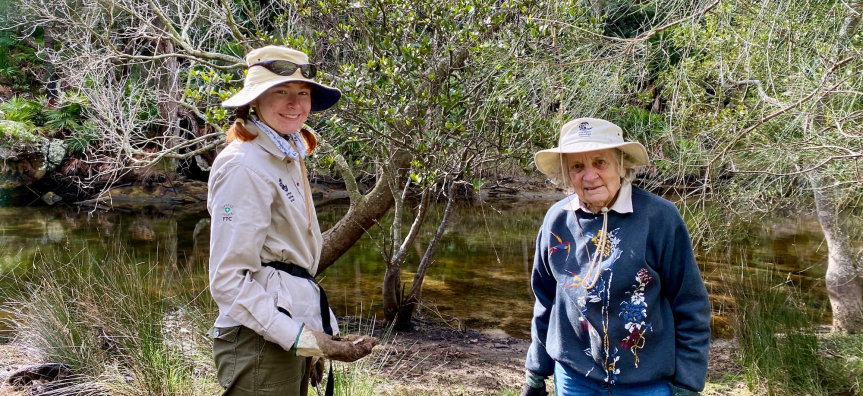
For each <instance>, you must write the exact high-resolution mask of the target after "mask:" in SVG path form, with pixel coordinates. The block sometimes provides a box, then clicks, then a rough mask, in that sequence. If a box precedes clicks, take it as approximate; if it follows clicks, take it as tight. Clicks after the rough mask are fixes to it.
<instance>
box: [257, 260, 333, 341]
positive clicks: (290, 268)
mask: <svg viewBox="0 0 863 396" xmlns="http://www.w3.org/2000/svg"><path fill="white" fill-rule="evenodd" d="M261 265H263V266H264V267H270V268H273V269H277V270H279V271H282V272H286V273H288V274H291V275H293V276H296V277H297V278H303V279H308V280H310V281H312V282H315V284H317V285H318V289H320V291H321V322H322V323H323V325H324V333H327V334H329V335H333V327H332V326H331V325H330V303H329V302H328V301H327V293H324V288H323V287H321V285H320V284H318V281H316V280H315V277H314V276H311V275H310V274H309V271H306V269H305V268H303V267H300V266H298V265H296V264H289V263H283V262H281V261H270V262H269V263H261ZM279 311H280V312H282V313H284V314H286V315H288V316H291V315H290V314H289V313H288V312H287V311H285V310H284V309H281V308H280V309H279Z"/></svg>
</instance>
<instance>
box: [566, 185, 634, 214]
mask: <svg viewBox="0 0 863 396" xmlns="http://www.w3.org/2000/svg"><path fill="white" fill-rule="evenodd" d="M561 209H563V210H572V211H576V210H583V211H585V212H589V210H587V205H584V204H583V203H582V202H581V200H580V199H578V195H576V194H572V195H570V196H569V202H567V203H566V204H565V205H563V207H562V208H561ZM608 210H609V211H615V212H617V213H632V183H631V182H629V181H628V180H624V181H623V183H621V184H620V191H618V192H617V199H616V200H615V201H614V205H611V207H610V208H608Z"/></svg>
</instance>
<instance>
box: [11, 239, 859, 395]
mask: <svg viewBox="0 0 863 396" xmlns="http://www.w3.org/2000/svg"><path fill="white" fill-rule="evenodd" d="M109 245H110V244H109ZM105 247H106V248H108V249H110V247H109V246H108V245H106V246H105ZM97 251H99V252H102V251H103V250H102V249H90V248H87V247H85V248H70V249H68V250H62V251H53V252H44V253H40V254H38V255H37V257H36V259H35V261H34V270H33V271H27V272H24V273H22V274H20V275H9V276H13V277H15V282H16V283H17V284H16V287H14V288H7V289H5V290H4V292H3V294H4V295H3V296H0V298H3V300H5V301H6V304H5V305H4V306H5V307H6V310H8V311H10V312H11V313H12V314H13V316H12V317H11V319H9V320H8V321H7V322H8V323H7V324H10V325H11V328H12V330H13V332H14V333H13V334H14V337H13V339H12V340H10V341H11V345H14V346H15V347H16V349H19V350H24V351H28V354H29V355H30V357H31V358H35V359H36V360H35V361H34V362H38V363H41V362H51V363H56V364H60V365H62V367H63V371H62V373H63V374H62V375H60V376H59V378H58V379H57V380H55V381H36V382H34V383H31V384H29V385H30V386H26V387H23V386H22V387H21V388H20V389H19V391H18V394H23V392H24V391H25V390H31V389H32V390H33V391H34V392H35V393H33V394H36V395H39V394H46V395H48V394H51V395H70V396H71V395H82V394H105V395H128V396H136V395H141V396H143V395H187V396H199V395H200V396H203V395H213V394H218V392H219V389H220V388H219V385H218V383H217V382H216V380H215V373H214V368H213V365H212V357H211V353H212V352H211V351H212V349H211V348H212V344H211V343H212V341H211V340H210V339H208V337H206V336H205V333H206V331H207V329H208V328H209V327H210V326H211V325H212V320H213V315H214V313H215V308H214V307H213V302H212V299H210V298H209V295H208V291H207V285H206V278H205V277H201V276H192V275H191V273H190V272H189V271H190V269H188V268H183V267H178V266H177V265H175V264H172V261H173V260H170V259H168V256H167V255H166V256H164V257H154V256H142V255H140V254H136V253H134V252H129V251H120V250H117V249H114V250H109V251H108V252H107V253H98V254H96V252H97ZM8 273H9V274H12V273H14V271H9V272H8ZM728 275H729V279H728V282H727V283H728V284H729V285H736V286H734V287H733V288H731V293H732V296H733V299H734V302H733V304H731V305H729V306H728V307H726V308H727V309H729V310H730V311H731V312H732V314H731V316H732V325H733V335H734V336H735V340H736V345H737V348H736V349H735V351H733V352H730V354H729V355H728V356H721V357H720V356H712V357H711V361H713V360H717V359H720V360H721V359H725V360H728V362H727V363H725V364H724V365H714V364H712V367H713V369H712V371H711V372H710V373H709V374H708V377H709V378H710V380H709V381H708V387H707V390H706V391H705V393H704V394H705V395H745V394H750V392H751V394H766V395H804V394H809V395H855V394H860V391H861V383H860V378H863V364H861V356H863V337H861V336H859V335H836V334H829V333H824V332H823V331H822V330H821V329H822V327H823V326H821V325H819V323H821V321H820V315H821V314H822V313H823V312H821V311H820V310H818V309H814V310H813V309H812V308H811V306H812V304H810V303H809V301H808V300H807V298H808V297H807V296H806V295H805V293H802V292H801V291H800V290H798V289H797V288H796V287H795V286H794V285H793V284H789V283H788V282H786V278H785V275H783V274H781V273H779V272H773V273H766V274H765V275H763V276H760V277H758V276H756V277H751V278H750V277H746V278H745V279H747V280H746V281H742V282H741V281H739V279H740V274H737V273H734V274H731V273H730V274H728ZM7 290H8V291H7ZM340 322H341V324H342V325H343V327H344V331H347V332H350V333H363V334H367V333H369V332H370V331H371V328H372V327H375V323H374V318H371V317H368V316H366V317H364V315H363V313H362V312H357V315H355V316H352V317H349V318H347V317H346V318H342V320H340ZM376 331H378V332H380V331H381V328H380V326H377V330H376ZM447 331H454V330H447ZM381 335H382V336H383V340H384V341H383V343H382V345H383V347H382V348H379V350H376V351H375V352H374V353H373V354H372V355H371V356H370V357H369V358H368V359H365V360H361V361H360V362H357V363H354V364H337V365H336V373H337V374H336V379H335V381H336V391H337V394H339V395H360V396H363V395H375V394H380V392H382V390H383V389H388V391H387V392H389V394H403V395H415V394H425V393H423V392H426V391H424V390H423V391H417V392H413V391H410V390H409V389H410V388H409V387H407V388H406V387H405V386H404V384H401V385H400V381H398V378H404V377H405V376H407V375H408V373H410V372H411V371H415V373H416V374H419V373H420V372H421V371H422V370H431V369H434V367H426V368H425V369H422V368H417V366H418V365H420V364H421V363H422V362H423V361H424V360H425V359H428V358H427V357H422V356H420V357H417V358H416V359H415V360H411V359H410V358H411V357H412V356H409V355H413V354H416V353H417V352H416V351H412V352H407V351H405V352H399V351H398V350H397V349H396V348H392V347H390V339H391V337H390V333H388V332H383V333H381ZM435 350H439V349H438V346H432V351H431V353H434V352H435ZM714 352H715V351H714ZM401 353H403V355H402V354H401ZM423 353H426V352H423ZM725 353H729V352H725ZM455 356H457V355H455ZM512 358H513V359H519V358H520V356H512ZM453 359H457V358H453ZM417 361H418V362H419V363H415V362H417ZM451 361H452V359H451ZM13 363H17V364H22V363H24V362H13ZM738 365H739V366H738ZM737 367H742V368H743V370H740V369H738V368H737ZM437 369H440V368H439V367H438V368H437ZM713 370H715V371H713ZM9 374H11V373H3V378H4V380H8V379H9V377H8V376H9ZM515 377H516V379H515V380H516V381H518V380H520V377H519V376H517V375H516V376H515ZM4 386H5V388H0V389H5V390H10V389H12V388H11V387H10V386H9V385H8V384H4ZM449 386H450V388H449V389H447V391H441V392H437V393H435V392H427V394H429V395H438V394H458V395H461V394H476V393H475V391H474V392H470V393H468V392H466V391H465V389H464V387H460V386H459V385H458V384H451V385H449ZM511 386H512V385H511ZM515 387H517V384H516V385H515V386H513V388H509V389H507V388H506V387H504V388H502V389H497V390H493V389H486V390H485V392H484V393H483V394H486V395H514V394H518V392H517V391H516V390H515V389H514V388H515Z"/></svg>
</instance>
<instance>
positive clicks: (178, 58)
mask: <svg viewBox="0 0 863 396" xmlns="http://www.w3.org/2000/svg"><path fill="white" fill-rule="evenodd" d="M0 11H2V12H0V49H2V51H0V149H2V150H0V152H3V153H5V154H4V155H6V157H5V158H3V164H4V172H6V173H4V175H6V176H5V179H4V180H2V182H3V183H4V187H6V185H7V184H8V186H9V188H17V189H20V190H23V191H25V192H26V194H27V197H28V199H27V200H26V202H25V203H27V202H30V201H32V200H33V199H34V198H38V197H39V196H42V194H44V193H46V192H49V191H51V192H54V191H56V192H57V195H60V196H63V197H66V199H67V200H72V201H74V200H79V199H81V198H82V197H84V196H93V195H98V194H100V193H102V192H104V191H105V190H107V189H109V188H110V187H112V186H114V185H116V184H117V183H120V182H123V183H125V182H138V183H141V182H143V181H144V180H153V179H156V180H158V181H159V182H170V181H171V180H174V179H176V178H180V177H189V178H198V179H202V180H203V179H206V177H207V170H208V169H209V165H210V164H212V160H213V158H215V155H216V153H217V151H218V148H219V147H221V146H222V145H223V143H224V130H225V129H226V127H227V126H228V125H229V124H230V122H231V121H232V115H231V114H230V113H229V112H227V111H226V110H225V109H223V108H221V107H220V106H219V103H220V102H221V101H222V100H224V99H225V98H227V97H228V96H230V95H231V94H233V93H234V92H236V91H237V90H238V89H239V88H240V85H241V81H242V75H243V70H244V68H245V64H244V62H243V54H244V53H245V52H247V51H248V50H249V49H251V48H255V47H259V46H263V45H267V44H279V45H288V46H292V47H295V48H297V49H301V50H303V51H306V52H307V53H309V54H310V55H311V58H312V59H313V60H315V61H316V62H318V63H319V66H320V67H319V68H320V69H321V70H323V71H324V73H323V76H322V79H323V81H325V82H327V83H328V84H332V85H334V86H336V87H338V88H340V89H341V90H342V92H343V93H344V98H343V99H342V101H341V102H340V104H339V106H337V107H336V108H334V109H333V110H331V111H328V112H324V113H321V114H318V115H316V116H313V117H312V118H310V120H309V123H310V124H311V127H313V128H314V129H315V130H317V131H318V132H319V133H320V134H321V135H322V137H323V140H322V145H321V146H322V148H323V149H322V150H321V151H320V152H319V153H318V154H317V155H316V156H315V157H314V158H311V159H310V160H309V165H310V166H312V167H313V168H314V169H313V171H314V172H313V173H314V174H317V175H322V176H328V177H329V176H333V177H339V178H341V179H342V180H344V182H345V186H346V188H347V189H348V191H349V195H350V202H351V209H350V210H348V211H347V212H346V214H345V215H344V216H343V218H342V219H341V220H340V221H338V222H335V224H334V225H333V227H331V228H330V229H329V230H328V231H327V232H326V233H325V236H324V238H325V242H324V244H325V245H326V246H328V247H329V249H327V250H326V251H325V252H324V256H323V257H322V262H321V268H326V267H328V266H330V265H332V264H333V263H334V262H335V261H336V259H337V258H338V257H340V256H341V255H342V254H344V252H345V251H347V250H348V249H349V248H350V247H351V246H352V245H353V244H354V242H355V241H356V240H358V239H359V238H360V237H361V236H362V235H363V234H364V233H365V232H366V231H367V230H368V229H370V228H372V227H375V226H376V225H379V224H380V219H381V218H382V217H383V216H384V215H385V214H386V213H388V212H389V211H390V210H391V209H394V210H393V212H394V215H395V217H396V218H399V219H400V218H402V217H404V218H408V217H413V218H414V219H416V222H414V223H410V224H411V225H408V226H405V227H404V228H402V226H401V222H399V221H396V222H395V223H394V224H395V226H394V227H391V228H389V229H388V230H387V231H386V232H385V233H384V234H383V235H384V236H383V237H382V240H383V242H382V243H381V246H382V248H381V250H382V251H383V253H384V254H383V260H382V264H381V265H386V267H387V274H386V275H385V276H384V279H383V280H382V282H383V283H384V285H385V287H384V288H383V300H384V302H385V304H386V305H387V310H388V318H387V319H388V320H390V321H393V320H394V317H396V315H395V314H396V313H399V314H401V317H402V318H405V317H408V318H409V315H410V313H411V312H412V309H413V307H414V306H415V304H416V303H417V301H418V300H420V299H421V298H422V294H421V292H422V288H421V286H422V284H423V278H424V274H425V271H426V270H427V269H428V265H430V264H431V263H432V262H433V261H434V260H433V257H434V253H435V246H436V245H435V244H434V243H429V244H428V245H426V246H427V248H428V250H427V251H426V252H423V253H416V254H417V255H418V256H423V257H424V258H422V259H421V260H422V261H423V262H424V263H427V265H426V266H423V267H422V268H423V269H422V270H420V271H417V276H416V277H415V278H414V279H413V280H412V282H411V286H412V287H407V286H408V285H407V282H404V281H403V280H402V278H401V273H402V268H401V267H402V264H403V263H404V262H405V259H406V257H407V256H408V255H412V254H415V253H413V252H411V251H410V249H408V247H413V246H414V244H413V238H415V237H416V232H417V231H416V230H419V229H420V227H421V226H422V225H423V222H424V221H426V217H425V216H424V215H425V213H426V212H425V210H427V208H428V207H429V206H428V204H429V202H432V201H437V200H441V201H450V202H451V201H452V199H453V198H454V196H455V195H456V192H457V191H471V190H474V189H477V188H479V187H481V186H482V185H484V184H493V183H497V182H498V181H499V179H498V175H501V174H502V173H504V174H505V173H517V174H522V173H531V172H532V171H533V165H532V163H531V161H532V153H534V152H535V151H537V150H539V149H542V148H547V147H550V146H552V145H554V144H555V137H556V134H557V128H558V126H559V125H561V124H563V122H565V121H566V120H568V119H571V118H574V117H577V116H594V117H600V118H606V119H609V120H612V121H614V122H616V123H618V124H619V125H621V126H622V127H623V128H624V130H625V131H626V133H627V136H626V137H627V138H629V139H635V140H639V141H641V142H642V143H644V144H645V146H646V147H647V149H648V151H649V154H650V157H651V159H652V165H651V166H650V167H649V168H648V169H646V170H645V172H644V173H643V174H642V175H641V178H640V180H639V182H638V183H639V184H640V185H641V186H642V187H645V188H648V189H651V190H652V191H656V192H659V193H663V194H666V196H671V197H676V200H677V201H678V204H679V205H680V208H681V211H682V212H684V215H685V216H686V217H687V221H688V222H689V225H690V229H691V231H692V235H693V237H694V241H695V243H697V244H702V245H703V246H705V247H708V248H709V247H711V246H718V245H719V244H717V242H724V241H728V240H730V239H733V238H737V237H740V236H734V235H729V234H730V232H731V231H730V228H729V227H728V221H727V218H728V217H729V215H730V214H738V215H746V216H753V217H758V216H762V215H764V214H768V213H771V212H775V211H784V212H791V213H815V214H816V215H817V216H818V219H819V222H820V226H821V228H822V230H823V233H824V236H825V242H826V246H827V249H828V251H829V254H828V258H827V260H826V263H825V264H824V267H825V268H826V271H825V272H826V275H825V277H824V285H825V286H826V288H827V295H828V296H829V299H830V304H831V307H830V312H829V314H828V316H829V317H830V318H831V319H832V326H831V330H832V331H835V332H837V333H847V334H855V333H860V332H861V329H863V260H861V253H860V251H859V250H855V249H854V247H853V245H854V241H855V239H857V238H859V237H858V236H857V235H855V234H854V231H853V227H852V225H853V224H854V223H855V222H856V221H857V217H855V214H854V211H855V210H857V207H858V204H859V201H860V197H861V193H863V190H861V187H863V177H861V174H860V171H859V163H858V162H859V159H860V158H861V157H863V145H861V143H863V140H861V139H863V91H861V87H863V33H861V27H860V20H861V15H863V2H861V1H859V0H855V1H848V0H836V1H813V0H775V1H764V2H752V1H725V0H701V1H683V0H672V1H658V0H656V1H654V0H646V1H621V0H600V1H583V0H571V1H544V0H513V1H500V2H492V3H488V2H477V1H469V0H460V1H456V2H449V3H446V4H444V3H442V2H428V1H409V2H404V1H378V2H363V1H358V2H357V1H345V0H324V1H305V0H291V1H282V2H259V1H246V0H237V1H230V2H220V3H212V2H209V1H203V0H191V1H188V0H183V1H176V0H110V1H100V2H88V1H84V2H80V1H61V2H44V1H35V0H22V1H14V2H13V1H8V0H0ZM55 141H56V142H60V143H59V144H54V143H53V142H55ZM30 145H33V146H39V148H38V149H36V150H35V152H36V153H35V154H32V155H30V154H28V155H24V153H25V152H24V151H22V150H26V147H27V146H30ZM9 148H14V150H11V151H10V150H8V149H9ZM61 148H62V149H61ZM58 157H59V158H58ZM25 162H26V163H25ZM21 163H23V165H22V164H21ZM52 169H54V170H53V171H52ZM50 172H53V173H50ZM46 174H50V177H45V175H46ZM154 175H155V176H154ZM40 178H41V179H40ZM6 179H9V180H12V179H14V182H9V183H6V182H7V181H9V180H6ZM35 180H41V181H40V182H38V183H36V182H35ZM453 186H456V187H453ZM24 189H27V190H29V191H27V190H24ZM31 192H32V194H31ZM409 193H412V194H415V195H416V196H417V197H418V198H419V199H418V201H417V202H418V203H419V205H418V206H417V207H416V208H412V207H411V202H412V201H411V200H409V199H406V196H407V195H408V194H409ZM0 198H2V197H0ZM708 208H709V209H708ZM439 219H440V221H439V222H438V223H437V225H438V226H439V227H437V229H438V230H439V231H438V232H437V234H438V235H442V234H444V233H445V231H446V226H447V222H448V219H449V218H448V217H447V216H442V217H440V218H439ZM403 230H404V231H403ZM405 231H406V232H405ZM425 253H427V254H425ZM792 285H793V284H792ZM774 286H775V285H774ZM755 289H758V290H762V289H764V290H762V291H763V292H764V293H766V294H767V296H766V297H763V298H762V297H758V296H759V295H760V294H758V293H761V291H759V292H757V293H756V292H753V290H755ZM406 290H407V293H405V292H404V291H406ZM36 291H39V292H45V290H34V293H35V292H36ZM101 291H103V292H104V291H106V290H101ZM774 291H781V292H778V293H779V294H776V295H771V294H770V293H773V292H774ZM127 292H129V293H132V292H134V291H133V290H127ZM140 292H143V291H140ZM730 293H731V294H730V297H731V298H732V299H738V298H740V299H746V300H748V301H749V302H750V303H748V304H747V303H746V302H745V301H743V300H741V301H739V302H738V303H739V304H738V305H739V309H740V311H739V312H738V314H739V315H741V317H747V318H752V317H759V318H760V317H763V319H764V320H763V321H762V322H765V324H764V326H765V327H752V328H748V327H747V326H754V324H752V323H753V322H754V321H753V320H743V321H740V322H737V323H738V325H739V326H738V327H737V330H735V331H736V333H735V334H736V335H737V338H738V339H740V342H741V351H742V352H743V353H744V355H745V356H744V358H743V359H744V360H743V362H744V363H745V366H746V369H747V370H748V372H749V373H750V377H751V378H750V382H751V383H752V384H753V386H754V387H755V388H758V389H762V388H764V389H765V391H767V392H768V393H782V392H791V393H794V392H798V391H801V392H803V391H802V390H801V389H806V390H807V391H811V392H813V393H819V392H832V391H833V390H834V389H840V388H841V389H846V390H845V391H846V392H858V393H859V384H854V383H848V382H847V381H846V382H843V380H842V378H834V376H831V375H829V374H826V373H827V372H829V371H834V370H846V371H849V370H850V371H851V372H853V370H856V368H855V367H857V366H855V365H854V364H852V363H853V359H852V358H850V357H848V356H853V355H854V354H855V353H856V352H854V351H857V350H859V348H856V347H855V345H859V342H855V341H854V340H855V339H856V338H854V337H855V336H848V337H850V338H842V337H846V336H843V335H831V336H822V335H820V334H816V333H811V332H810V333H806V334H803V333H799V332H798V330H796V329H799V328H801V326H803V327H806V326H804V323H803V321H804V319H805V318H806V316H801V317H798V316H794V315H796V314H795V313H794V312H793V311H795V310H798V311H799V310H800V309H799V308H800V307H801V305H800V304H803V302H793V303H792V302H788V301H785V303H784V304H780V303H779V301H780V300H778V299H780V298H781V297H783V296H785V297H788V296H792V295H794V291H793V290H791V289H788V288H787V287H785V286H783V287H760V286H759V287H757V288H756V287H755V286H753V285H741V286H740V288H738V289H734V290H732V291H731V292H730ZM753 293H755V294H753ZM34 295H36V294H34ZM38 296H40V297H39V298H52V297H51V295H45V296H42V295H41V294H39V295H38ZM67 297H68V296H67ZM129 303H130V304H131V303H132V302H129ZM756 303H757V304H756ZM751 304H756V305H751ZM767 307H773V308H770V309H768V308H767ZM787 307H795V309H792V310H790V311H789V310H787V309H779V308H787ZM148 308H151V309H157V308H160V307H154V306H150V307H148ZM783 312H784V313H783ZM61 313H62V312H61ZM58 314H59V313H58ZM163 314H167V311H165V312H163ZM768 314H770V315H772V314H777V315H779V314H781V315H783V316H780V317H769V316H764V315H768ZM753 315H754V316H753ZM801 315H802V314H801ZM151 319H152V318H151ZM106 320H107V319H106ZM130 320H131V319H130ZM61 323H63V322H61ZM759 323H760V322H759ZM47 325H48V324H46V326H47ZM401 325H402V326H401V327H403V328H405V329H407V328H410V323H409V321H408V323H402V324H401ZM759 326H760V325H759ZM806 328H810V327H806ZM157 330H159V329H155V328H153V329H149V330H147V331H149V332H150V334H155V332H157ZM58 331H59V330H58ZM128 331H129V332H131V331H132V330H131V329H130V330H128ZM122 334H125V333H122ZM130 334H131V333H130ZM58 336H59V335H58ZM70 337H71V335H70ZM75 337H83V336H82V335H78V336H75ZM90 337H91V338H92V337H95V336H92V335H91V336H90ZM761 337H766V338H764V339H761ZM831 337H837V338H835V340H836V341H830V339H831ZM81 340H84V338H81ZM788 340H794V342H791V343H789V342H786V341H788ZM90 341H92V342H96V341H94V340H90ZM828 344H829V345H833V346H835V347H839V346H842V347H843V348H844V346H848V348H847V349H842V350H843V351H844V352H841V353H840V352H835V353H839V354H841V356H839V357H830V356H828V357H824V356H823V355H824V352H823V350H824V348H825V345H828ZM798 347H799V348H802V349H800V350H797V351H796V352H795V351H794V350H793V349H792V348H798ZM153 348H155V349H154V350H159V348H160V347H157V346H153ZM764 348H766V350H767V351H769V353H768V352H765V349H764ZM785 349H787V350H788V353H785V352H780V351H781V350H785ZM829 350H830V351H833V349H829ZM94 353H95V352H94ZM154 353H155V352H154ZM830 353H834V352H830ZM845 353H847V354H849V355H844V354H845ZM793 356H807V357H808V359H821V358H825V359H827V358H830V359H833V358H835V359H838V360H837V361H840V360H843V359H844V360H845V361H847V362H848V365H842V366H841V367H839V366H835V365H834V364H833V363H830V364H828V363H825V365H824V366H819V367H820V368H819V369H817V370H814V371H812V372H813V373H815V374H811V375H809V374H805V375H804V373H800V375H799V376H795V377H794V378H791V377H787V378H786V377H782V375H780V374H781V371H782V370H781V369H786V368H788V367H794V365H795V364H798V363H797V362H798V361H796V360H793V359H792V360H788V359H791V357H793ZM95 358H98V356H97V357H95ZM141 358H142V359H149V358H151V357H148V356H142V357H141ZM859 358H860V355H859V354H858V355H857V359H858V360H859ZM82 359H83V358H82ZM87 359H90V358H87ZM87 359H85V360H84V361H87V362H89V361H90V360H87ZM800 362H801V363H800V364H801V365H802V364H803V363H802V361H800ZM165 364H167V365H170V364H172V363H170V362H167V363H165ZM842 364H844V363H842ZM800 367H803V366H800ZM789 372H795V371H793V370H791V371H789ZM762 373H766V374H765V375H766V376H765V378H767V377H770V378H773V379H772V380H770V381H768V382H762V381H759V380H757V379H756V378H760V377H759V375H760V374H762ZM796 378H802V379H800V381H802V382H795V381H798V380H797V379H796Z"/></svg>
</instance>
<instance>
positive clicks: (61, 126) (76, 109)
mask: <svg viewBox="0 0 863 396" xmlns="http://www.w3.org/2000/svg"><path fill="white" fill-rule="evenodd" d="M60 102H61V104H60V106H59V107H58V108H56V109H48V110H46V111H45V126H47V127H50V128H52V129H54V130H57V131H71V130H75V129H78V128H80V127H81V123H82V122H83V121H84V119H85V118H84V108H85V106H87V99H86V98H85V97H84V96H82V95H76V94H72V93H65V94H64V95H63V97H62V99H61V101H60Z"/></svg>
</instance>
